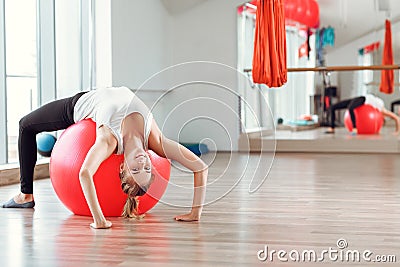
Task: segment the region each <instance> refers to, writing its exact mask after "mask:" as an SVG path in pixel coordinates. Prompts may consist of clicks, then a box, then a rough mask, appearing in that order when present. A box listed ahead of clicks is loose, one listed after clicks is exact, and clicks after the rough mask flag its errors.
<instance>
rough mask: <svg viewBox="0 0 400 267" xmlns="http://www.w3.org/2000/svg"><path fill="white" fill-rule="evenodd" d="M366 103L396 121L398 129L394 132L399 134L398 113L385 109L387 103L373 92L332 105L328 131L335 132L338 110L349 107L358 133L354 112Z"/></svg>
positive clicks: (399, 121)
mask: <svg viewBox="0 0 400 267" xmlns="http://www.w3.org/2000/svg"><path fill="white" fill-rule="evenodd" d="M364 104H368V105H371V106H373V107H374V108H376V109H378V110H379V111H380V112H382V115H383V116H386V117H389V118H391V119H393V120H394V121H395V123H396V131H395V132H394V134H399V132H400V119H399V117H397V115H396V114H394V113H393V112H390V111H389V110H387V109H385V104H384V103H383V100H382V99H380V98H379V97H376V96H374V95H371V94H367V95H365V96H359V97H355V98H351V99H347V100H343V101H340V102H338V103H336V104H334V105H332V106H331V107H330V108H329V113H330V117H331V118H330V122H331V126H330V127H329V129H328V130H327V131H326V133H335V120H336V118H335V114H336V110H339V109H348V110H349V113H350V118H351V122H352V124H353V133H355V134H356V133H357V121H356V116H355V114H354V109H356V108H358V107H359V106H362V105H364Z"/></svg>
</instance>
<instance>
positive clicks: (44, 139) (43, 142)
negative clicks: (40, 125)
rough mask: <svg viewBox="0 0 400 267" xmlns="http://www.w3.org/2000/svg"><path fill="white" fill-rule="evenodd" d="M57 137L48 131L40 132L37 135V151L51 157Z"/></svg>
mask: <svg viewBox="0 0 400 267" xmlns="http://www.w3.org/2000/svg"><path fill="white" fill-rule="evenodd" d="M56 141H57V138H56V137H55V136H54V135H51V134H48V133H40V134H38V135H36V144H37V151H38V153H39V155H41V156H43V157H50V156H51V151H52V150H53V147H54V144H55V143H56Z"/></svg>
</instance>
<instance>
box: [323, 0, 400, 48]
mask: <svg viewBox="0 0 400 267" xmlns="http://www.w3.org/2000/svg"><path fill="white" fill-rule="evenodd" d="M317 1H318V3H319V7H320V18H321V26H332V27H334V28H335V39H336V40H335V47H339V46H342V45H344V44H346V43H348V42H351V41H353V40H355V39H357V38H359V37H361V36H363V35H366V34H367V33H370V32H373V31H375V30H378V29H383V28H384V25H385V19H386V18H387V16H389V18H390V19H391V21H392V23H394V22H396V21H399V19H400V1H399V0H317ZM387 4H388V5H389V7H390V12H389V13H390V14H389V13H387V12H385V11H379V7H381V8H385V6H386V5H387Z"/></svg>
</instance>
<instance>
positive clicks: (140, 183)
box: [2, 87, 208, 228]
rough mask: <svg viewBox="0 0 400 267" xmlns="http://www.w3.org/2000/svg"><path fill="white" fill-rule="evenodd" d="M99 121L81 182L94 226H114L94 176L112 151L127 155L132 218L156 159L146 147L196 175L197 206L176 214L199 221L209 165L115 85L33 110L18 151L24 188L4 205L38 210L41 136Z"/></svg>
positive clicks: (127, 212) (125, 180) (124, 181)
mask: <svg viewBox="0 0 400 267" xmlns="http://www.w3.org/2000/svg"><path fill="white" fill-rule="evenodd" d="M88 118H90V119H92V120H93V121H95V122H96V125H97V133H96V141H95V143H94V145H93V146H92V147H91V149H90V150H89V152H88V154H87V155H86V158H85V160H84V162H83V164H82V167H81V169H80V173H79V179H80V183H81V186H82V189H83V192H84V195H85V198H86V201H87V203H88V206H89V208H90V211H91V213H92V215H93V220H94V222H93V223H92V224H90V226H91V227H93V228H110V227H111V225H112V224H111V222H110V221H107V220H106V219H105V217H104V215H103V213H102V211H101V208H100V205H99V202H98V199H97V196H96V190H95V186H94V183H93V176H94V174H95V173H96V171H97V169H98V168H99V166H100V164H101V163H102V162H103V161H104V160H105V159H107V158H108V157H109V156H110V155H111V154H113V153H117V154H122V153H124V158H125V161H124V163H123V165H122V166H121V173H120V178H121V186H122V190H123V191H124V192H125V193H126V194H127V201H126V204H125V207H124V211H123V214H122V215H123V216H124V217H131V216H133V214H134V213H135V209H136V207H137V202H136V197H138V196H141V195H143V194H144V193H145V192H146V190H147V189H148V188H149V186H150V184H151V182H152V181H153V179H152V174H151V169H152V166H151V161H150V159H149V157H148V155H147V153H146V150H148V149H151V150H153V151H154V152H155V153H157V154H158V155H160V156H162V157H166V158H169V159H172V160H176V161H178V162H179V163H181V164H182V165H183V166H185V167H186V168H188V169H190V170H191V171H193V174H194V195H193V204H192V209H191V211H190V212H189V213H188V214H183V215H179V216H176V217H175V219H176V220H179V221H197V220H199V219H200V216H201V212H202V205H203V203H204V199H205V193H206V188H205V186H206V182H207V175H208V167H207V165H206V164H205V163H204V162H203V161H202V160H201V159H200V158H198V157H197V156H196V155H195V154H193V153H192V152H191V151H190V150H188V149H186V148H185V147H183V146H182V145H180V144H178V143H176V142H174V141H172V140H169V139H168V138H166V137H165V136H163V134H162V133H161V131H160V129H159V128H158V126H157V124H156V122H155V121H154V119H153V116H152V114H151V112H150V110H149V109H148V108H147V106H146V105H145V104H144V103H143V102H142V101H141V100H140V99H139V98H138V97H137V96H136V95H135V94H134V93H133V92H132V91H131V90H130V89H128V88H126V87H117V88H115V87H110V88H103V89H97V90H93V91H89V92H81V93H78V94H76V95H75V96H73V97H70V98H65V99H61V100H56V101H54V102H51V103H49V104H46V105H44V106H42V107H40V108H38V109H37V110H35V111H33V112H31V113H30V114H28V115H26V116H25V117H23V118H22V119H21V120H20V130H19V139H18V151H19V162H20V173H21V174H20V175H21V176H20V180H21V192H20V193H19V194H17V195H16V196H14V198H12V199H10V200H9V201H8V202H6V203H4V204H3V205H2V206H3V208H33V207H34V206H35V202H34V197H33V172H34V167H35V164H36V159H37V154H36V153H37V152H36V134H38V133H40V132H44V131H56V130H62V129H66V128H67V127H69V126H70V125H72V124H74V123H75V122H78V121H80V120H83V119H88Z"/></svg>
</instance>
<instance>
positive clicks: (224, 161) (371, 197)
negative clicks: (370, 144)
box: [0, 153, 400, 267]
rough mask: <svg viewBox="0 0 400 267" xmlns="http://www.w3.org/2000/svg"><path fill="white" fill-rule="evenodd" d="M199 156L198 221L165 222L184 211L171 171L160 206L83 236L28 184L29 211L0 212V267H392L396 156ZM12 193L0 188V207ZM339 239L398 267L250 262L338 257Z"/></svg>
mask: <svg viewBox="0 0 400 267" xmlns="http://www.w3.org/2000/svg"><path fill="white" fill-rule="evenodd" d="M207 157H208V158H206V160H208V161H209V162H211V163H212V165H211V170H210V181H211V182H213V183H212V184H211V185H210V186H209V190H208V196H207V202H212V203H211V204H209V205H208V206H207V207H205V209H204V213H203V217H202V220H201V222H199V223H179V222H175V221H174V220H173V217H174V216H175V215H178V214H181V213H184V212H186V211H187V209H186V208H182V207H176V206H179V205H183V204H184V205H190V202H191V193H190V190H189V188H190V182H191V181H190V178H189V176H188V174H184V173H180V172H179V171H178V170H176V169H174V170H173V172H172V174H173V175H172V178H171V180H172V182H174V184H177V185H180V186H179V187H177V186H171V187H169V188H168V192H167V193H166V194H165V195H164V197H163V199H162V201H163V202H164V203H168V204H162V203H159V204H158V205H157V206H156V207H155V208H154V209H153V210H152V211H151V213H150V214H148V215H147V216H146V217H145V218H144V219H142V220H139V221H137V220H125V219H122V218H111V221H112V222H113V228H111V229H108V230H93V229H90V228H89V223H90V222H91V220H90V218H88V217H80V216H74V215H72V214H71V213H70V212H69V211H68V210H66V209H65V208H64V207H63V205H62V204H61V203H60V202H59V201H58V199H57V197H56V196H55V194H54V191H53V189H52V187H51V184H50V181H49V180H48V179H45V180H39V181H37V182H35V192H36V203H37V206H36V208H35V209H34V210H12V209H0V240H1V243H0V266H2V267H3V266H4V267H6V266H12V267H18V266H224V265H226V266H326V265H329V264H330V265H333V266H366V265H367V266H399V262H400V252H399V251H400V164H399V162H400V156H399V155H396V154H375V155H373V154H326V153H325V154H312V153H305V154H301V153H298V154H292V153H281V154H277V155H276V157H275V159H273V154H264V155H263V156H262V158H261V164H260V165H258V161H259V155H258V154H257V153H252V154H246V153H236V154H217V155H216V158H215V159H213V158H212V157H213V155H211V154H209V155H208V156H207ZM272 160H273V161H272ZM271 163H272V168H271V169H270V172H269V175H268V177H267V179H266V180H265V182H264V184H263V185H262V186H261V187H260V188H259V190H257V191H256V192H255V193H252V194H250V193H249V192H248V189H249V182H250V180H251V179H252V178H253V174H255V175H256V176H255V177H254V181H255V182H256V184H255V185H257V183H259V182H261V181H262V180H263V177H264V175H265V174H267V173H268V170H269V167H270V164H271ZM241 177H242V179H240V178H241ZM236 182H238V184H237V186H236V187H235V188H233V189H232V186H234V185H235V183H236ZM187 186H189V188H188V187H187ZM254 187H256V186H254V184H253V188H254ZM17 189H18V186H17V185H12V186H4V187H0V202H3V201H5V200H7V199H8V198H9V197H10V196H12V195H13V194H14V193H15V192H16V190H17ZM231 189H232V190H231ZM226 193H227V194H226ZM224 194H225V196H223V195H224ZM222 196H223V197H222ZM171 205H173V206H171ZM174 206H175V207H174ZM339 239H345V240H346V242H347V243H348V247H347V248H345V249H343V250H340V251H344V252H345V251H347V250H352V251H353V250H358V251H360V253H362V252H363V251H365V250H370V251H371V252H372V253H373V254H372V256H371V258H372V259H373V258H374V257H375V256H376V255H395V256H396V257H397V258H396V260H397V263H386V264H376V263H369V264H368V263H367V262H365V261H363V260H362V259H361V261H360V262H355V263H354V262H350V263H348V262H346V261H334V260H330V258H329V256H328V255H326V254H325V260H324V261H322V262H311V263H310V262H308V261H306V262H302V263H299V262H294V261H293V260H291V259H289V256H288V255H286V258H287V259H288V261H287V262H283V261H280V260H279V259H278V258H277V255H276V254H275V255H274V258H273V261H272V262H271V258H268V259H267V260H266V261H265V262H262V261H260V260H259V259H258V256H257V253H258V252H259V251H260V250H264V249H265V246H268V250H269V251H271V250H276V251H278V250H284V251H286V252H287V253H289V252H290V251H294V250H295V251H298V252H299V253H300V254H301V253H302V252H303V251H305V250H314V251H315V252H316V253H317V255H320V253H321V252H322V251H323V250H328V249H329V248H331V249H336V250H339V249H338V247H337V241H338V240H339ZM260 256H261V257H263V256H264V254H263V253H261V254H260ZM292 257H293V255H292Z"/></svg>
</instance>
